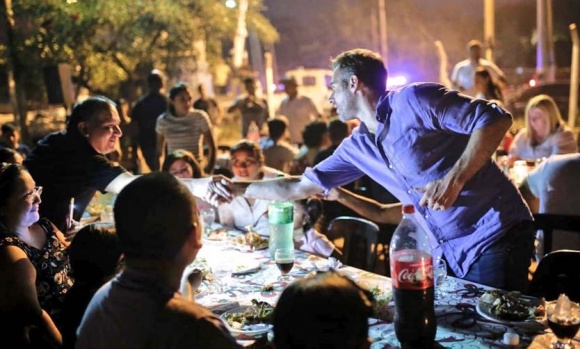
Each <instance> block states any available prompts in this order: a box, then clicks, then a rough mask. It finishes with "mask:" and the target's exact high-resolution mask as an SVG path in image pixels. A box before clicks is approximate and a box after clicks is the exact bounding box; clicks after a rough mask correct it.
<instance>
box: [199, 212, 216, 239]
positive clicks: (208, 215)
mask: <svg viewBox="0 0 580 349" xmlns="http://www.w3.org/2000/svg"><path fill="white" fill-rule="evenodd" d="M201 218H202V220H203V227H204V229H203V230H204V234H205V235H206V236H207V235H209V233H210V232H211V225H212V223H213V222H214V221H215V210H214V209H213V208H211V207H208V208H204V209H203V210H201Z"/></svg>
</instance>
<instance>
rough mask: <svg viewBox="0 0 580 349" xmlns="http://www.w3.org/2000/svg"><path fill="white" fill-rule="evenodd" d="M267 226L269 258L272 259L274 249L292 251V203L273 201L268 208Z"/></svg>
mask: <svg viewBox="0 0 580 349" xmlns="http://www.w3.org/2000/svg"><path fill="white" fill-rule="evenodd" d="M268 226H269V231H270V242H269V245H268V248H269V251H270V258H272V260H273V259H274V253H275V252H276V249H279V248H284V249H294V239H293V234H294V202H292V201H273V202H271V203H270V205H269V206H268Z"/></svg>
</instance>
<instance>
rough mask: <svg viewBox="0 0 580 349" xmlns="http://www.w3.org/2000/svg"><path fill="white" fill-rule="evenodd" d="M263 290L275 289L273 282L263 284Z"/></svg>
mask: <svg viewBox="0 0 580 349" xmlns="http://www.w3.org/2000/svg"><path fill="white" fill-rule="evenodd" d="M262 291H263V292H271V291H274V285H272V284H266V285H264V286H262Z"/></svg>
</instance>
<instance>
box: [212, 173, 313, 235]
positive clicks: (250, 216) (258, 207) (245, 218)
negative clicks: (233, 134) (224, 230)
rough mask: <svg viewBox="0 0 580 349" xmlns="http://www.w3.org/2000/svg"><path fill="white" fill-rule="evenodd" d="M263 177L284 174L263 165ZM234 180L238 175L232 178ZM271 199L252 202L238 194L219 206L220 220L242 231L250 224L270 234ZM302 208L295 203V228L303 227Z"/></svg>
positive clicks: (256, 229)
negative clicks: (269, 208) (269, 209)
mask: <svg viewBox="0 0 580 349" xmlns="http://www.w3.org/2000/svg"><path fill="white" fill-rule="evenodd" d="M262 170H263V172H264V177H263V179H272V178H276V177H278V176H279V175H281V174H282V175H284V173H283V172H280V171H278V170H276V169H273V168H271V167H267V166H263V167H262ZM232 179H233V180H234V181H235V180H236V179H237V178H236V177H234V178H232ZM269 204H270V200H262V199H255V200H254V202H253V203H252V204H250V202H249V201H248V199H246V198H244V197H242V196H238V197H236V198H234V199H233V200H232V201H231V202H230V203H227V204H222V205H220V206H218V213H219V220H220V223H221V224H223V225H224V226H228V227H233V228H235V229H238V230H241V231H248V228H247V227H248V226H252V231H255V232H256V233H258V234H260V235H261V236H269V235H270V231H269V227H268V205H269ZM302 216H303V214H302V209H301V207H300V205H297V204H296V205H294V229H297V228H302Z"/></svg>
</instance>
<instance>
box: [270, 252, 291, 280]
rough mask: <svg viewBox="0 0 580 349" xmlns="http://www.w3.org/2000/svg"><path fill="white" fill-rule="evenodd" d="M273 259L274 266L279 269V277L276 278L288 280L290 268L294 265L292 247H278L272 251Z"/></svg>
mask: <svg viewBox="0 0 580 349" xmlns="http://www.w3.org/2000/svg"><path fill="white" fill-rule="evenodd" d="M274 261H275V262H276V266H277V267H278V269H279V270H280V274H282V275H280V277H279V278H278V280H281V281H288V280H290V276H289V275H288V273H290V270H292V267H293V266H294V249H288V248H279V249H276V251H275V252H274Z"/></svg>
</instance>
